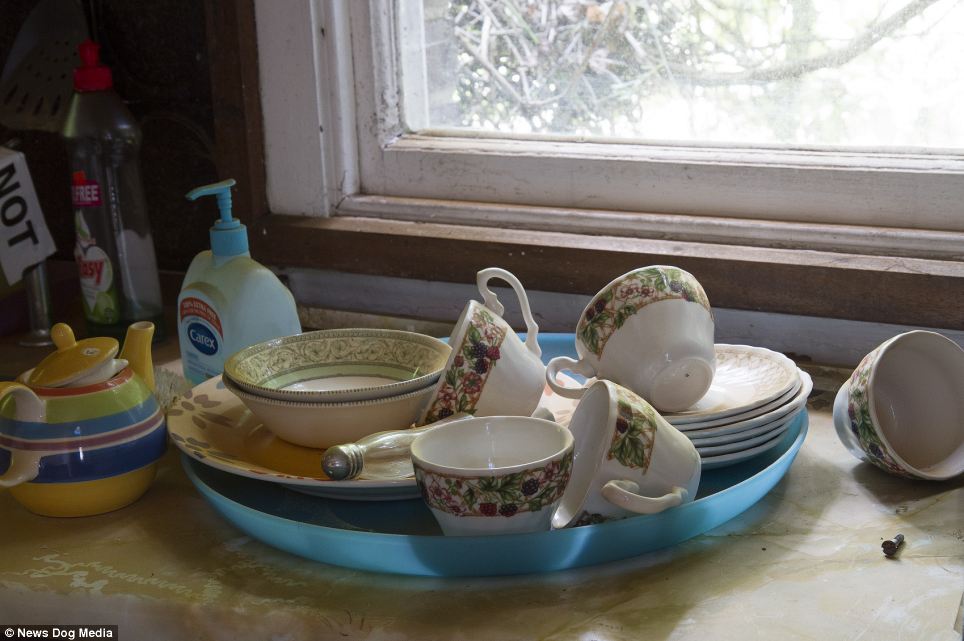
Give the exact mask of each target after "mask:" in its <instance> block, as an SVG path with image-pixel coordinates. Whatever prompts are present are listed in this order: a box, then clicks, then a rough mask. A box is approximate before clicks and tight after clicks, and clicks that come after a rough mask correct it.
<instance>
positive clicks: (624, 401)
mask: <svg viewBox="0 0 964 641" xmlns="http://www.w3.org/2000/svg"><path fill="white" fill-rule="evenodd" d="M616 408H617V410H618V414H617V416H616V429H615V430H614V432H613V442H612V444H611V445H610V446H609V452H608V453H607V455H606V457H607V458H609V459H616V460H617V461H619V462H620V463H622V464H623V465H625V466H626V467H635V468H640V469H642V471H643V472H645V471H646V470H648V469H649V462H650V461H651V460H652V458H653V445H654V443H655V441H656V410H654V409H653V408H652V407H650V406H649V404H648V403H647V402H646V401H644V400H643V399H641V398H640V397H639V396H637V395H636V394H634V393H633V392H631V391H629V390H628V389H625V388H623V387H616Z"/></svg>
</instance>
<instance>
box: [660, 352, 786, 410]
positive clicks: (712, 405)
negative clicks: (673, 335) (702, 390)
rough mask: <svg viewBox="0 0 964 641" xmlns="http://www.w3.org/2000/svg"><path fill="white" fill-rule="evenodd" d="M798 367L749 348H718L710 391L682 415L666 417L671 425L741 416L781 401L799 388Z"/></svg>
mask: <svg viewBox="0 0 964 641" xmlns="http://www.w3.org/2000/svg"><path fill="white" fill-rule="evenodd" d="M798 380H799V376H798V375H797V366H796V365H795V364H794V363H793V361H792V360H790V359H789V358H787V357H786V356H784V355H783V354H780V353H777V352H774V351H772V350H769V349H765V348H762V347H750V346H749V345H724V344H719V343H718V344H717V345H716V373H715V374H714V375H713V384H712V385H710V389H709V390H708V391H707V392H706V394H704V395H703V398H701V399H700V400H698V401H697V402H696V403H695V404H694V405H693V406H692V407H690V408H689V409H687V410H685V411H683V412H673V413H666V414H663V418H665V419H666V420H667V421H668V422H669V423H670V424H671V425H686V424H689V423H704V422H707V421H712V420H717V419H723V418H726V417H729V416H735V415H740V414H743V413H745V412H748V411H749V410H752V409H754V408H757V407H760V406H762V405H765V404H767V403H769V402H770V401H773V400H775V399H777V398H780V397H781V396H783V395H784V394H786V393H787V392H789V391H790V390H791V389H792V388H793V387H794V386H795V385H797V384H798Z"/></svg>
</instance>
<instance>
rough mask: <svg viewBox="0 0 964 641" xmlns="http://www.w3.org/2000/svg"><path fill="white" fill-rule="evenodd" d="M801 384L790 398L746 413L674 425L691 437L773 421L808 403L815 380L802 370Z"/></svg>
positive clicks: (712, 434) (800, 373) (716, 434)
mask: <svg viewBox="0 0 964 641" xmlns="http://www.w3.org/2000/svg"><path fill="white" fill-rule="evenodd" d="M799 376H800V386H799V387H798V388H797V389H796V391H795V392H793V395H792V396H791V397H790V398H787V397H786V396H783V397H780V398H779V399H777V400H776V401H771V402H770V403H767V404H766V405H764V406H762V407H760V408H757V409H756V410H754V411H751V412H748V413H746V414H738V415H735V416H731V417H729V418H721V419H716V420H713V421H708V422H706V423H688V424H686V425H675V426H674V427H675V428H676V429H678V430H680V431H681V432H684V433H685V434H687V435H688V436H689V437H690V438H696V437H697V436H719V435H721V434H729V433H733V432H740V431H743V430H747V429H750V428H753V427H758V426H760V425H765V424H767V423H772V422H773V421H775V420H776V419H778V418H780V417H783V416H786V415H787V414H789V413H790V412H792V411H793V410H795V409H798V408H800V407H802V406H803V405H806V403H807V397H808V396H809V395H810V392H811V391H812V390H813V380H812V379H811V378H810V375H809V374H807V373H806V372H804V371H802V370H800V371H799Z"/></svg>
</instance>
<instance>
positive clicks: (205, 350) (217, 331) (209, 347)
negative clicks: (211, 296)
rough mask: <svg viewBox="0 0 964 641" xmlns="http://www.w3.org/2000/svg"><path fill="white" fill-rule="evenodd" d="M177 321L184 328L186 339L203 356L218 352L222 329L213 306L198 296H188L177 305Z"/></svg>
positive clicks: (222, 336)
mask: <svg viewBox="0 0 964 641" xmlns="http://www.w3.org/2000/svg"><path fill="white" fill-rule="evenodd" d="M178 321H179V322H180V323H182V326H184V327H185V328H186V330H187V339H188V341H190V344H191V345H192V346H193V347H194V349H196V350H197V351H198V352H200V353H201V354H204V355H205V356H213V355H214V354H216V353H217V352H218V349H219V348H220V343H219V340H223V338H224V330H223V329H222V328H221V318H220V317H219V316H218V313H217V312H216V311H215V310H214V308H213V307H211V306H210V305H208V304H207V303H206V302H205V301H203V300H201V299H200V298H197V297H194V296H188V297H187V298H184V299H183V300H181V303H180V305H179V306H178Z"/></svg>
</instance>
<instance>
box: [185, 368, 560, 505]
mask: <svg viewBox="0 0 964 641" xmlns="http://www.w3.org/2000/svg"><path fill="white" fill-rule="evenodd" d="M573 384H575V383H573ZM575 404H576V401H573V400H570V399H567V398H563V397H561V396H559V395H557V394H555V393H553V392H552V391H551V390H549V389H548V387H547V388H546V392H545V393H544V394H543V397H542V400H541V401H540V402H539V405H540V406H541V407H545V408H546V409H548V410H549V411H550V412H552V413H553V415H554V416H555V417H556V421H557V422H559V423H560V424H563V425H567V424H568V419H569V417H570V416H571V415H572V412H573V408H574V406H575ZM167 429H168V433H169V434H170V435H171V440H173V441H174V444H175V445H177V447H178V448H179V449H180V450H181V451H182V452H184V453H185V454H187V455H188V456H190V457H191V458H193V459H195V460H197V461H199V462H201V463H202V464H204V465H207V466H210V467H213V468H216V469H218V470H221V471H223V472H228V473H230V474H234V475H238V476H244V477H247V478H252V479H258V480H260V481H267V482H270V483H278V484H280V485H283V486H285V487H287V488H289V489H292V490H296V491H298V492H302V493H305V494H312V495H315V496H322V497H326V498H332V499H350V500H355V501H392V500H399V499H410V498H416V497H418V496H419V491H418V486H417V485H416V483H415V479H414V478H404V479H389V480H384V479H377V480H376V479H364V478H361V479H354V480H350V481H332V480H331V479H329V478H328V477H327V476H326V475H325V473H324V472H323V471H322V469H321V458H322V456H323V455H324V450H322V449H314V448H309V447H302V446H300V445H294V444H293V443H289V442H287V441H284V440H282V439H280V438H278V437H277V436H275V435H274V434H273V433H272V432H271V431H270V430H268V429H267V428H266V427H265V426H264V425H263V424H262V423H261V421H259V420H258V419H257V417H255V416H254V414H252V413H251V411H250V410H248V408H247V407H245V405H244V403H242V402H241V400H240V399H239V398H238V397H237V396H235V395H234V394H232V393H231V391H230V390H228V389H227V388H225V386H224V383H223V382H222V381H221V377H220V376H217V377H215V378H212V379H209V380H207V381H205V382H203V383H201V384H200V385H198V386H197V387H195V388H194V389H192V390H190V391H188V392H187V393H185V394H183V395H182V396H180V397H179V398H178V399H177V400H176V401H175V402H174V403H173V405H172V406H171V409H170V410H168V413H167Z"/></svg>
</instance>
